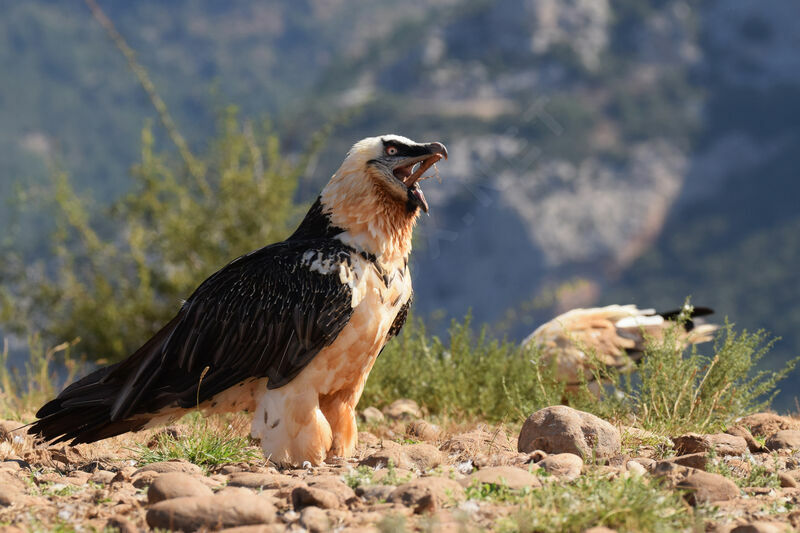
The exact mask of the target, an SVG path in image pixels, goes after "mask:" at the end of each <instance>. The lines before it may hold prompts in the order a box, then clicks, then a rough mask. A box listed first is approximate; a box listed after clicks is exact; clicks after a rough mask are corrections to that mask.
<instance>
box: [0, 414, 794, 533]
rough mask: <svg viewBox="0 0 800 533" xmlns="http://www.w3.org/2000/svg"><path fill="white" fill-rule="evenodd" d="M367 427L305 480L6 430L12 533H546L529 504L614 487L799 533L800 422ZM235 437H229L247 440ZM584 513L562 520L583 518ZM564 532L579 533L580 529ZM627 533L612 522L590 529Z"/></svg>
mask: <svg viewBox="0 0 800 533" xmlns="http://www.w3.org/2000/svg"><path fill="white" fill-rule="evenodd" d="M362 417H363V419H364V421H363V422H362V427H363V428H364V429H366V431H362V432H361V433H360V434H359V437H360V442H359V447H358V451H357V454H356V456H355V457H352V458H347V459H340V460H336V461H333V462H332V463H331V464H327V465H325V466H319V467H312V466H310V465H305V467H302V468H294V469H279V468H276V467H275V466H273V465H270V464H269V463H267V462H266V461H264V460H263V459H260V458H259V459H254V460H250V461H244V462H235V463H228V464H216V465H212V466H209V465H205V466H204V467H201V466H198V465H196V464H193V463H190V462H188V461H186V460H180V459H179V460H170V461H160V462H153V463H148V464H143V460H142V453H141V450H143V449H146V447H147V446H148V445H150V446H155V444H154V443H156V442H157V440H158V439H154V434H159V433H160V434H161V435H162V436H164V435H166V436H167V437H169V438H174V439H181V438H187V437H186V436H185V435H186V434H187V433H186V431H187V430H186V428H184V427H182V426H180V425H179V426H170V427H169V428H165V429H162V430H158V431H150V432H143V433H140V434H136V435H127V436H122V437H117V438H115V439H109V440H107V441H104V442H101V443H96V444H92V445H78V446H75V447H71V446H64V445H59V446H53V447H48V448H44V447H40V446H35V445H34V443H33V442H32V441H31V440H30V439H29V438H27V437H25V436H23V435H21V432H19V431H14V429H15V428H17V427H18V425H19V423H17V422H10V421H0V529H2V530H4V531H60V532H67V531H93V530H94V531H103V530H114V529H115V530H119V531H123V532H129V531H131V532H132V531H143V530H149V529H161V530H183V531H195V530H203V529H209V530H217V529H224V530H226V531H238V532H242V533H244V532H253V533H255V532H261V531H264V532H271V531H284V530H290V531H303V530H306V531H312V532H317V531H329V530H336V531H402V530H425V531H462V530H466V531H473V530H474V531H477V530H484V529H485V530H498V529H503V530H528V531H531V530H537V528H538V527H541V526H532V527H529V525H528V524H526V523H525V518H524V514H523V515H521V514H520V510H521V509H523V508H524V507H525V506H526V505H527V506H530V505H532V504H531V503H530V502H531V501H533V500H526V497H530V496H532V495H536V494H537V491H540V492H541V491H546V490H551V491H552V490H553V489H555V488H557V487H563V488H565V489H569V488H570V487H572V486H578V485H580V486H582V487H583V488H584V489H586V487H589V490H590V491H591V486H592V485H590V484H589V483H593V482H597V483H607V482H608V480H631V482H633V481H636V482H642V483H645V484H646V485H642V486H647V485H649V484H652V485H658V486H659V487H664V488H665V493H667V492H666V491H669V490H674V491H679V492H678V494H680V497H679V498H676V501H678V502H679V503H680V505H682V506H684V509H683V510H682V509H680V508H679V509H678V512H685V513H687V514H692V515H693V516H696V517H697V519H696V520H697V524H696V525H695V526H694V527H695V529H705V530H706V531H718V532H729V531H736V532H744V531H751V532H773V531H785V530H786V531H789V530H794V529H797V528H800V507H797V505H798V503H800V488H798V483H800V420H796V419H793V418H789V417H782V416H778V415H775V414H770V413H759V414H755V415H751V416H749V417H746V418H744V419H742V420H740V421H739V422H738V424H737V425H735V426H733V427H731V428H729V430H728V432H727V433H721V434H714V435H699V434H686V435H680V436H673V437H672V438H668V437H664V436H658V435H655V434H652V433H648V432H646V431H643V430H641V429H636V428H632V427H625V426H614V425H612V424H610V423H608V422H606V421H603V420H601V419H599V418H597V417H595V416H593V415H590V414H587V413H583V412H580V411H576V410H574V409H571V408H569V407H564V406H555V407H549V408H546V409H542V410H541V411H537V412H536V413H533V414H532V415H531V416H530V417H529V418H528V419H527V420H526V421H525V423H524V424H523V426H522V427H521V428H507V427H491V426H485V425H479V426H476V427H468V426H465V425H463V424H453V423H449V422H445V423H443V424H442V425H441V426H437V425H434V424H432V423H430V422H427V421H425V420H424V419H423V418H421V413H420V412H419V409H418V408H417V407H416V405H415V404H413V402H410V401H408V400H399V401H398V402H395V404H393V405H392V406H390V407H389V408H387V410H385V411H384V412H383V413H382V412H380V411H378V410H377V409H374V408H367V409H365V410H364V411H363V412H362ZM234 426H235V425H233V426H232V425H229V426H227V427H228V428H229V430H230V431H239V432H241V431H243V429H242V428H241V427H234ZM509 433H511V434H509ZM137 446H138V447H137ZM637 480H638V481H637ZM598 487H600V485H598ZM598 490H601V489H600V488H598ZM659 490H660V489H659ZM579 500H580V498H578V499H577V500H576V501H575V503H574V505H573V506H571V507H574V508H573V509H569V508H565V509H561V510H560V511H558V512H562V513H565V514H568V513H573V514H574V513H576V512H578V513H580V509H581V507H580V506H581V505H582V502H581V501H579ZM645 505H648V503H647V502H645ZM653 505H656V502H655V501H654V502H653ZM542 512H544V511H542ZM548 512H552V511H551V510H550V511H548ZM587 512H588V511H587ZM615 512H625V510H624V509H622V510H621V511H613V510H612V511H610V512H609V514H613V513H615ZM560 523H561V524H562V525H561V526H559V528H563V529H565V530H575V527H576V526H575V524H579V523H580V522H569V521H565V522H560ZM614 523H615V522H614V520H613V517H609V516H603V517H601V518H599V519H598V520H597V522H596V523H590V524H588V527H591V526H596V525H598V524H606V525H607V524H614ZM628 523H630V522H628ZM621 524H623V525H621V526H618V527H619V529H620V530H625V529H627V527H626V526H625V525H624V524H625V523H623V522H621ZM690 529H691V528H690ZM578 530H579V531H580V530H587V528H586V527H583V526H580V528H579V529H578ZM591 530H592V531H595V532H597V531H605V532H608V531H611V530H610V529H605V528H597V527H591ZM667 530H669V529H667Z"/></svg>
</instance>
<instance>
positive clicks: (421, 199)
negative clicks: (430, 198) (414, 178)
mask: <svg viewBox="0 0 800 533" xmlns="http://www.w3.org/2000/svg"><path fill="white" fill-rule="evenodd" d="M408 192H409V194H411V196H413V197H414V198H416V199H417V202H418V203H419V206H420V207H421V208H422V210H423V211H425V212H426V213H427V212H428V202H427V201H426V200H425V195H424V194H423V193H422V189H420V188H419V185H417V184H414V186H413V187H411V188H410V189H409V190H408Z"/></svg>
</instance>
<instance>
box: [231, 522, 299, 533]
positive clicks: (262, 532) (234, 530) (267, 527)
mask: <svg viewBox="0 0 800 533" xmlns="http://www.w3.org/2000/svg"><path fill="white" fill-rule="evenodd" d="M284 531H286V527H285V526H284V525H283V524H259V525H256V526H238V527H228V528H225V529H222V530H220V533H284Z"/></svg>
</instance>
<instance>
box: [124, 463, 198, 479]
mask: <svg viewBox="0 0 800 533" xmlns="http://www.w3.org/2000/svg"><path fill="white" fill-rule="evenodd" d="M142 472H155V473H157V474H166V473H168V472H182V473H184V474H191V475H199V476H202V475H203V469H202V468H200V467H199V466H197V465H196V464H192V463H190V462H188V461H183V460H174V461H161V462H158V463H150V464H148V465H144V466H143V467H141V468H140V469H139V470H137V471H136V472H134V473H133V475H134V476H136V475H137V474H141V473H142Z"/></svg>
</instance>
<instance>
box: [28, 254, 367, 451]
mask: <svg viewBox="0 0 800 533" xmlns="http://www.w3.org/2000/svg"><path fill="white" fill-rule="evenodd" d="M309 250H314V251H315V252H319V253H322V254H323V256H324V257H326V258H331V260H332V262H333V263H334V264H335V263H340V264H349V263H350V261H351V259H350V253H351V252H352V250H351V249H349V248H347V247H346V246H344V245H342V244H340V243H339V242H338V241H335V240H331V239H319V240H312V241H304V240H301V241H297V240H289V241H285V242H282V243H279V244H274V245H272V246H267V247H266V248H262V249H260V250H257V251H255V252H252V253H250V254H248V255H246V256H242V257H240V258H239V259H237V260H235V261H233V262H232V263H230V264H229V265H228V266H226V267H225V268H223V269H222V270H220V271H219V272H217V273H216V274H214V275H212V276H211V277H210V278H209V279H207V280H206V281H205V282H203V284H202V285H200V287H198V288H197V290H196V291H195V292H194V294H193V295H192V296H191V297H190V298H189V299H188V300H187V301H186V303H185V304H184V305H183V307H182V308H181V310H180V312H179V313H178V315H177V316H176V317H175V318H174V319H173V320H172V321H170V322H169V323H168V324H167V325H166V326H165V327H164V328H163V329H161V331H159V332H158V333H156V335H154V336H153V338H152V339H150V340H149V341H148V342H147V343H145V344H144V345H143V346H142V347H141V348H140V349H139V350H137V351H136V352H135V353H134V354H133V355H131V356H130V357H129V358H128V359H126V360H125V361H123V362H121V363H118V364H116V365H112V366H109V367H105V368H101V369H99V370H96V371H95V372H93V373H92V374H90V375H88V376H86V377H85V378H83V379H81V380H79V381H77V382H75V383H73V384H72V385H70V386H69V387H67V388H66V389H65V390H64V391H63V392H62V393H61V394H60V395H59V396H58V397H57V398H56V399H54V400H52V401H50V402H49V403H47V404H45V406H44V407H42V408H41V409H40V410H39V412H38V413H37V417H39V420H38V421H37V422H35V423H34V424H33V425H32V427H31V428H30V430H29V432H30V433H33V434H38V435H41V436H42V437H44V438H45V439H46V440H52V439H56V438H58V441H64V440H72V442H73V443H78V442H92V441H94V440H98V439H100V438H106V437H109V436H112V435H116V434H119V433H124V432H125V431H130V430H132V429H139V428H140V427H142V426H143V425H144V423H146V420H147V417H146V415H147V414H148V413H153V412H156V411H158V410H159V409H162V408H164V407H170V406H178V407H184V408H187V407H193V406H194V405H195V404H196V402H197V401H198V399H199V401H200V402H201V403H202V402H203V401H205V400H207V399H209V398H211V397H212V396H214V395H215V394H217V393H219V392H222V391H223V390H225V389H227V388H229V387H231V386H233V385H235V384H237V383H239V382H242V381H244V380H247V379H249V378H262V377H267V378H269V380H268V387H269V388H277V387H281V386H283V385H285V384H287V383H289V382H290V381H291V380H292V379H293V378H294V377H295V376H297V374H298V373H299V372H300V371H301V370H302V369H303V368H305V366H306V365H307V364H308V363H309V362H310V361H311V359H313V358H314V356H316V355H317V354H318V353H319V352H320V350H322V349H323V348H324V347H325V346H328V345H329V344H331V343H332V342H333V341H334V340H335V339H336V337H337V336H338V335H339V333H340V332H341V331H342V329H343V328H344V326H345V325H346V324H347V322H348V321H349V320H350V317H351V316H352V313H353V309H352V307H351V297H352V291H351V289H350V287H349V286H348V285H347V284H343V283H342V282H341V281H340V278H339V275H338V271H337V270H336V269H334V270H332V271H331V272H330V273H327V274H323V273H320V272H316V271H311V270H310V269H309V268H308V267H307V266H302V267H301V266H300V265H301V262H302V259H303V255H304V254H305V253H306V252H308V251H309ZM206 368H207V370H206ZM204 371H205V375H203V372H204ZM201 375H203V377H202V382H201V379H200V378H201ZM198 388H199V391H198ZM143 420H144V421H143Z"/></svg>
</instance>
